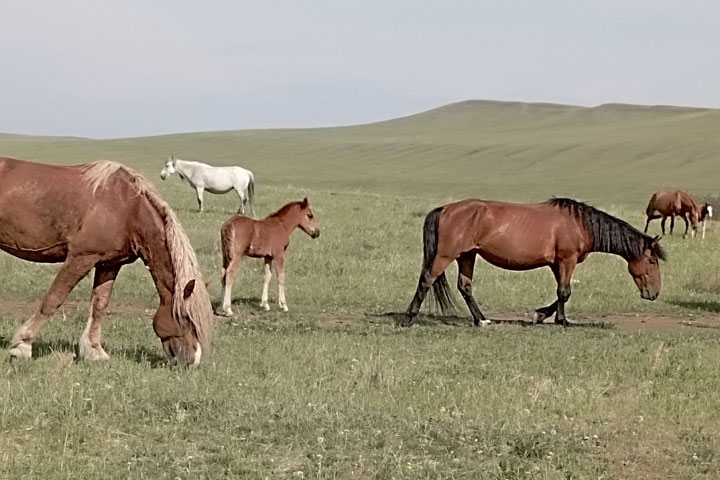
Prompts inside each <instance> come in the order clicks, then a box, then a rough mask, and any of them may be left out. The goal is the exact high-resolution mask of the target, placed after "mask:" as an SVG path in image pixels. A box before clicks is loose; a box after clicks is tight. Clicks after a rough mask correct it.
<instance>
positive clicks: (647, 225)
mask: <svg viewBox="0 0 720 480" xmlns="http://www.w3.org/2000/svg"><path fill="white" fill-rule="evenodd" d="M656 218H660V215H657V214H650V215H648V218H647V222H645V230H644V233H647V231H648V227H650V221H651V220H655V219H656Z"/></svg>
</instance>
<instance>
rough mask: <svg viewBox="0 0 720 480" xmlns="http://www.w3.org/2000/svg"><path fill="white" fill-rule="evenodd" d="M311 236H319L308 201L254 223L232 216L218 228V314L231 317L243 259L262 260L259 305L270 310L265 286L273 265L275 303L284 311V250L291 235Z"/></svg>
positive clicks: (241, 217)
mask: <svg viewBox="0 0 720 480" xmlns="http://www.w3.org/2000/svg"><path fill="white" fill-rule="evenodd" d="M296 228H300V229H302V231H304V232H305V233H307V234H308V235H310V237H312V238H317V237H319V236H320V228H318V224H317V221H316V220H315V215H314V214H313V211H312V208H310V202H309V201H308V199H307V198H305V199H303V200H302V201H300V202H291V203H288V204H287V205H285V206H284V207H282V208H281V209H280V210H278V211H277V212H275V213H273V214H272V215H269V216H267V217H265V218H263V219H262V220H255V219H252V218H249V217H245V216H243V215H234V216H232V217H231V218H230V219H229V220H228V221H226V222H225V223H224V224H223V226H222V228H221V229H220V237H221V244H222V252H223V270H222V286H223V301H222V307H221V308H220V309H219V310H218V312H217V313H218V315H225V316H229V315H232V308H231V305H230V304H231V298H230V296H231V293H232V286H233V281H234V280H235V276H236V275H237V270H238V268H239V267H240V262H241V261H242V259H243V257H244V256H248V257H255V258H262V259H264V260H265V281H264V283H263V292H262V299H261V301H260V306H261V307H262V308H264V309H265V310H270V305H269V304H268V285H269V284H270V278H271V277H272V272H271V271H270V267H271V264H273V263H274V265H275V271H276V274H277V279H278V303H279V304H280V308H282V309H283V311H285V312H287V310H288V307H287V302H286V301H285V251H286V250H287V247H288V245H289V244H290V234H292V232H293V231H294V230H295V229H296Z"/></svg>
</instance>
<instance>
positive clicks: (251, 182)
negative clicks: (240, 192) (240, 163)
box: [247, 172, 255, 217]
mask: <svg viewBox="0 0 720 480" xmlns="http://www.w3.org/2000/svg"><path fill="white" fill-rule="evenodd" d="M247 196H248V204H249V205H250V211H251V212H252V215H253V217H254V216H255V206H254V205H253V199H254V198H255V175H253V173H252V172H250V180H249V181H248V188H247Z"/></svg>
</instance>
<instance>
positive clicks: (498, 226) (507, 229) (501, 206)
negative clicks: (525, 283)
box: [406, 198, 665, 326]
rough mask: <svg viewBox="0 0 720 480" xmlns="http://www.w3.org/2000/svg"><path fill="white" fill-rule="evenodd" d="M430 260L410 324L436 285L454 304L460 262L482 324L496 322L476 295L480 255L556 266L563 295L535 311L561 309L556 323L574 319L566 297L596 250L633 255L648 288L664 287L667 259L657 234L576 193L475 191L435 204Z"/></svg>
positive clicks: (638, 279) (427, 238) (442, 299)
mask: <svg viewBox="0 0 720 480" xmlns="http://www.w3.org/2000/svg"><path fill="white" fill-rule="evenodd" d="M423 250H424V258H423V266H422V270H421V273H420V280H419V281H418V286H417V290H416V292H415V296H414V297H413V299H412V302H411V303H410V306H409V307H408V309H407V313H406V315H407V321H406V325H412V324H413V323H415V321H416V319H417V314H418V312H419V311H420V306H421V305H422V303H423V300H424V299H425V296H426V294H427V292H428V290H429V289H430V287H432V288H433V294H434V296H435V298H436V300H437V303H438V305H439V306H440V309H441V311H442V312H443V313H444V312H446V311H447V310H449V309H450V308H451V307H452V306H453V300H452V296H451V294H450V290H449V286H448V282H447V279H446V277H445V273H444V271H445V269H446V268H447V267H448V266H449V264H450V263H452V262H453V261H454V260H456V261H457V264H458V270H459V272H458V281H457V288H458V290H459V291H460V294H461V295H462V297H463V299H464V300H465V303H466V304H467V306H468V308H469V309H470V313H471V314H472V317H473V322H474V324H475V326H478V325H479V324H483V325H486V324H489V323H490V321H489V320H487V319H486V318H485V316H484V315H483V314H482V312H481V311H480V309H479V308H478V305H477V303H476V302H475V299H474V297H473V295H472V278H473V270H474V267H475V257H476V255H480V256H481V257H482V258H484V259H485V260H486V261H488V262H489V263H491V264H492V265H495V266H497V267H500V268H504V269H507V270H518V271H521V270H531V269H535V268H539V267H545V266H547V267H550V269H551V270H552V272H553V274H554V275H555V280H556V282H557V300H556V301H555V302H553V303H552V304H551V305H548V306H547V307H542V308H539V309H537V310H536V311H535V315H534V318H533V323H534V324H537V323H542V322H543V321H544V320H545V319H546V318H548V317H550V316H552V315H553V314H555V323H558V324H562V325H568V321H567V318H566V317H565V303H566V302H567V301H568V299H569V298H570V294H571V289H570V280H571V278H572V274H573V271H574V270H575V267H576V266H577V265H578V264H579V263H582V262H583V261H584V260H585V258H587V256H588V255H589V254H590V253H592V252H603V253H612V254H615V255H619V256H621V257H622V258H624V259H625V260H626V261H627V262H628V270H629V272H630V275H631V276H632V278H633V280H634V281H635V284H636V285H637V287H638V289H639V290H640V296H641V297H642V298H644V299H647V300H655V299H656V298H657V296H658V295H659V294H660V283H661V279H660V265H659V262H658V259H663V260H664V259H665V252H664V250H663V249H662V247H661V246H660V244H659V242H658V239H657V238H652V237H649V236H647V235H645V234H644V233H641V232H640V231H638V230H636V229H635V228H634V227H633V226H631V225H630V224H628V223H627V222H625V221H623V220H620V219H618V218H615V217H613V216H611V215H609V214H608V213H605V212H603V211H601V210H598V209H596V208H594V207H592V206H590V205H587V204H585V203H582V202H578V201H575V200H572V199H569V198H553V199H551V200H548V201H546V202H544V203H538V204H520V203H507V202H498V201H487V200H477V199H468V200H462V201H459V202H456V203H451V204H448V205H444V206H442V207H438V208H436V209H434V210H432V211H431V212H430V213H429V214H428V215H427V217H426V218H425V223H424V227H423Z"/></svg>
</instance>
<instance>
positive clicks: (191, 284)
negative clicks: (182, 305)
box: [183, 278, 195, 300]
mask: <svg viewBox="0 0 720 480" xmlns="http://www.w3.org/2000/svg"><path fill="white" fill-rule="evenodd" d="M193 290H195V279H194V278H193V279H192V280H190V281H189V282H188V283H187V285H185V289H184V290H183V298H184V299H185V300H187V299H188V297H190V295H192V293H193Z"/></svg>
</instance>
